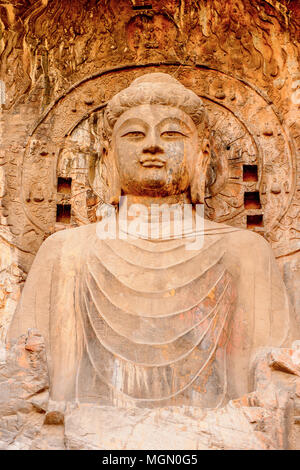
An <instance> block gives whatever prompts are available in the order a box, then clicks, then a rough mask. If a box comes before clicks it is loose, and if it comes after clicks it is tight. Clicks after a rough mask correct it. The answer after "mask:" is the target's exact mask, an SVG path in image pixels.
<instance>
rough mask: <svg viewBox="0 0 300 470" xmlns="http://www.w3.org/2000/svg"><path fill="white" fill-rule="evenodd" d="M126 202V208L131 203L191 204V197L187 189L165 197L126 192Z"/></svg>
mask: <svg viewBox="0 0 300 470" xmlns="http://www.w3.org/2000/svg"><path fill="white" fill-rule="evenodd" d="M125 196H126V203H127V208H128V209H129V208H130V206H131V205H132V204H141V205H144V206H146V207H151V206H152V205H159V206H162V205H163V204H168V205H173V204H179V205H184V204H191V198H190V194H189V192H188V191H186V192H185V193H181V194H174V195H172V196H165V197H153V196H134V195H132V194H126V195H124V196H123V197H125Z"/></svg>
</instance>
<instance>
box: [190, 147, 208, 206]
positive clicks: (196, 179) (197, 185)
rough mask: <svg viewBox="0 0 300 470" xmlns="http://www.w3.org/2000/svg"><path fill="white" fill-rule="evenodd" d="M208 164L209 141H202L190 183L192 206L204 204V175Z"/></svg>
mask: <svg viewBox="0 0 300 470" xmlns="http://www.w3.org/2000/svg"><path fill="white" fill-rule="evenodd" d="M209 162H210V143H209V139H207V138H204V139H203V140H202V144H201V147H200V149H199V151H198V154H197V158H196V162H195V171H194V175H193V179H192V182H191V200H192V203H193V204H204V197H205V184H206V173H207V168H208V165H209Z"/></svg>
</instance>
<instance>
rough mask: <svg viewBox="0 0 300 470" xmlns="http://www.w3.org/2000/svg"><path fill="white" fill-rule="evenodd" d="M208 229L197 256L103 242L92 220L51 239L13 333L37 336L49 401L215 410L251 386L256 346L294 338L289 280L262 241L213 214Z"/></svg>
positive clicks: (174, 247) (158, 246) (134, 242)
mask: <svg viewBox="0 0 300 470" xmlns="http://www.w3.org/2000/svg"><path fill="white" fill-rule="evenodd" d="M204 232H205V237H204V245H203V247H202V248H201V249H199V250H192V251H191V250H186V243H187V240H186V239H180V240H179V239H178V240H168V241H150V240H142V239H128V240H120V239H117V240H99V238H98V237H97V235H96V224H92V225H89V226H84V227H80V228H76V229H70V230H65V231H62V232H58V233H56V234H54V235H52V236H51V237H49V238H48V239H47V240H46V241H45V242H44V244H43V245H42V247H41V248H40V250H39V252H38V254H37V256H36V258H35V261H34V264H33V266H32V268H31V271H30V273H29V276H28V279H27V281H26V284H25V287H24V291H23V294H22V298H21V301H20V303H19V306H18V308H17V311H16V314H15V317H14V319H13V322H12V325H11V328H10V332H9V337H10V338H16V337H17V336H18V335H20V334H23V333H25V332H26V331H27V329H28V328H36V329H38V330H39V331H40V333H42V335H43V336H44V338H45V341H46V350H47V359H48V364H49V372H50V381H51V397H52V399H54V400H58V401H60V400H66V401H73V400H76V401H79V402H83V403H97V404H100V405H101V404H102V405H113V406H123V407H124V406H125V407H148V408H152V407H161V406H166V405H181V404H184V405H193V406H200V407H205V408H215V407H219V406H221V405H223V404H225V403H226V402H227V401H228V400H229V399H231V398H235V397H238V396H241V395H243V394H244V393H247V392H249V391H251V373H250V369H251V359H252V358H253V355H254V353H255V351H256V350H257V348H260V347H266V346H282V345H284V343H285V342H286V340H287V338H288V335H289V327H290V323H289V305H288V301H287V295H286V291H285V287H284V284H283V282H282V280H281V277H280V274H279V272H278V269H277V266H276V264H275V260H274V258H273V255H272V251H271V249H270V247H269V245H268V243H267V242H266V241H265V240H264V239H263V238H262V237H260V236H259V235H256V234H254V233H251V232H248V231H244V230H239V229H235V228H233V227H228V226H225V225H221V224H215V223H212V222H208V221H206V222H205V229H204ZM189 242H190V240H189Z"/></svg>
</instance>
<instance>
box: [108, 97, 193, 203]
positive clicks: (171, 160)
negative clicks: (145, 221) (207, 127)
mask: <svg viewBox="0 0 300 470" xmlns="http://www.w3.org/2000/svg"><path fill="white" fill-rule="evenodd" d="M112 150H113V152H114V155H115V160H116V165H117V168H118V172H119V176H120V184H121V189H122V192H123V194H132V195H147V196H170V195H176V194H181V193H183V192H185V191H187V189H188V188H189V185H190V182H191V180H192V176H193V172H194V167H195V162H196V159H197V152H198V151H199V149H198V134H197V128H196V126H195V124H194V122H193V121H192V119H191V118H190V117H189V116H188V115H187V114H186V113H185V112H183V111H181V110H180V109H177V108H173V107H171V106H164V105H140V106H136V107H133V108H131V109H130V110H128V111H125V112H124V113H123V114H122V115H121V117H120V118H119V119H118V120H117V122H116V124H115V126H114V130H113V136H112Z"/></svg>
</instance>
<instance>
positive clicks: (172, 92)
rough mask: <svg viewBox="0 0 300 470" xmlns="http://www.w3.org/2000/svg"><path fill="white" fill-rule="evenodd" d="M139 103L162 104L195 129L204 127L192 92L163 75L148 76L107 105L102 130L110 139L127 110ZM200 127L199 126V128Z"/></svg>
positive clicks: (198, 100) (202, 112)
mask: <svg viewBox="0 0 300 470" xmlns="http://www.w3.org/2000/svg"><path fill="white" fill-rule="evenodd" d="M142 104H161V105H166V106H173V107H174V108H179V109H181V110H182V111H184V112H185V113H186V114H188V115H189V116H190V117H191V119H192V120H193V121H194V123H195V124H196V126H199V125H200V124H203V125H204V126H205V123H206V119H205V110H204V105H203V102H202V100H201V98H199V96H197V95H196V93H194V92H193V91H191V90H189V89H188V88H186V87H185V86H184V85H182V84H181V83H180V82H179V81H178V80H176V78H174V77H172V76H171V75H168V74H166V73H149V74H146V75H142V76H141V77H138V78H136V79H135V80H133V82H132V83H131V84H130V86H129V87H128V88H125V89H124V90H122V91H120V92H119V93H117V94H116V95H115V96H113V98H112V99H111V100H110V101H109V102H108V105H107V108H106V111H105V113H104V131H105V134H106V137H107V138H108V139H109V140H110V138H111V134H112V131H113V128H114V125H115V123H116V121H117V119H118V118H119V117H120V116H121V115H122V114H123V113H124V112H125V111H127V110H129V109H130V108H133V107H134V106H139V105H142ZM201 127H202V126H201Z"/></svg>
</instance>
